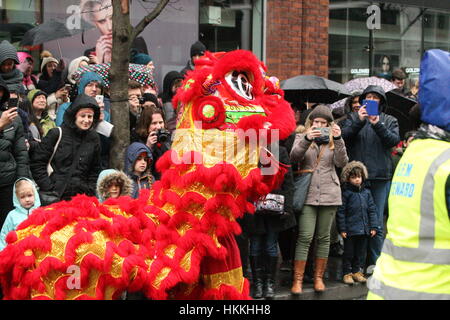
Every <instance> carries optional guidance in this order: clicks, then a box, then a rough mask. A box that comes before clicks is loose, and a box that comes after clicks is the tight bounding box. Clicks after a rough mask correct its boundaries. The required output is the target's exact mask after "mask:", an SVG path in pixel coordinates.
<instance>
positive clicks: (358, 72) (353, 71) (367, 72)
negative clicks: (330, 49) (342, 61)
mask: <svg viewBox="0 0 450 320" xmlns="http://www.w3.org/2000/svg"><path fill="white" fill-rule="evenodd" d="M350 74H369V69H350Z"/></svg>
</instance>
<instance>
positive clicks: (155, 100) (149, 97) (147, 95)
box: [142, 92, 161, 108]
mask: <svg viewBox="0 0 450 320" xmlns="http://www.w3.org/2000/svg"><path fill="white" fill-rule="evenodd" d="M142 98H143V99H144V101H151V102H153V103H154V104H155V106H156V107H157V108H161V107H160V105H159V101H158V97H157V96H155V95H154V94H152V93H149V92H146V93H144V94H143V95H142Z"/></svg>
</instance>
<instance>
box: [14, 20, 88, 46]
mask: <svg viewBox="0 0 450 320" xmlns="http://www.w3.org/2000/svg"><path fill="white" fill-rule="evenodd" d="M89 28H93V26H91V25H88V24H83V25H82V28H80V29H73V30H69V29H67V27H66V24H65V23H64V22H61V21H58V20H55V19H50V20H48V21H46V22H44V23H42V24H40V25H38V26H36V27H34V28H32V29H30V30H28V31H27V32H26V33H25V34H24V36H23V39H22V41H21V42H20V45H22V46H34V45H38V44H42V43H45V42H48V41H52V40H58V39H62V38H67V37H71V36H73V35H75V34H78V33H80V32H82V31H84V30H87V29H89Z"/></svg>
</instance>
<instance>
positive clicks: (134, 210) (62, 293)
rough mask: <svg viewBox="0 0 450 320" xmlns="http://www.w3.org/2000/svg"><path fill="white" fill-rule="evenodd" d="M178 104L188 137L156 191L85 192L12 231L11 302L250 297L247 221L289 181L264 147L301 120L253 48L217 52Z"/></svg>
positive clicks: (7, 277)
mask: <svg viewBox="0 0 450 320" xmlns="http://www.w3.org/2000/svg"><path fill="white" fill-rule="evenodd" d="M173 105H174V106H178V123H177V130H176V132H175V136H174V141H173V144H172V149H171V150H170V151H168V152H167V153H166V154H165V155H164V156H163V157H162V158H161V159H160V160H159V162H158V163H157V168H158V170H160V171H161V172H162V178H161V180H160V181H158V182H156V183H155V184H154V186H153V188H152V190H151V191H148V190H145V191H143V192H141V194H140V197H139V198H138V199H135V200H133V199H131V198H129V197H121V198H119V199H109V200H108V201H106V202H105V203H103V204H100V203H99V202H98V201H97V199H95V198H92V197H87V196H83V195H79V196H76V197H74V198H73V199H72V200H71V201H68V202H67V201H63V202H59V203H56V204H53V205H50V206H47V207H42V208H39V209H37V210H35V211H34V212H33V213H32V214H31V216H30V217H29V218H28V219H27V220H26V221H24V222H23V223H21V224H20V225H19V227H18V229H17V230H16V231H14V232H11V233H9V234H8V236H7V242H8V245H7V247H6V248H5V249H4V250H3V251H2V252H0V281H1V286H2V289H3V294H4V298H5V299H117V298H120V296H121V294H122V293H123V292H124V291H128V292H136V291H141V292H143V293H144V294H145V295H146V296H147V297H148V298H149V299H248V298H249V296H248V295H249V285H248V281H247V280H246V279H245V278H243V276H242V267H241V261H240V256H239V250H238V247H237V245H236V242H235V240H234V235H235V234H239V233H240V232H241V230H240V227H239V225H238V224H237V223H236V218H237V217H241V216H242V215H243V214H244V212H253V211H254V206H253V204H252V203H253V201H255V200H256V199H258V198H259V197H261V196H263V195H265V194H267V193H268V192H270V191H271V190H272V189H273V188H274V187H275V186H276V185H277V184H278V183H279V182H280V181H281V179H282V177H283V175H284V173H285V170H284V169H283V168H282V167H277V166H276V165H277V161H276V160H275V159H273V158H271V157H270V156H269V157H267V153H266V152H264V158H265V159H266V160H267V161H265V162H263V161H262V160H261V159H262V157H261V150H263V149H265V148H263V147H264V144H265V142H264V141H266V140H267V141H268V143H270V142H271V139H278V138H281V139H284V138H286V137H287V136H288V135H289V134H290V133H291V132H292V131H293V130H294V127H295V121H294V114H293V112H292V110H291V108H290V106H289V104H288V103H287V102H286V101H285V100H284V98H283V92H282V90H281V89H279V86H278V83H277V82H276V81H274V79H273V78H268V77H266V76H265V67H264V65H263V64H262V63H261V62H260V61H259V60H258V59H257V58H256V57H255V56H254V55H253V54H252V53H250V52H248V51H244V50H237V51H233V52H229V53H215V54H213V53H209V52H207V53H206V55H205V57H203V58H202V59H200V60H198V61H197V63H196V69H195V70H194V71H192V72H190V73H188V76H187V78H186V79H185V80H184V82H183V85H182V87H181V88H180V89H179V90H178V92H177V95H176V96H175V97H174V100H173ZM274 133H276V134H275V135H274ZM268 154H270V153H268ZM273 166H275V168H276V169H278V170H275V171H273V172H272V173H271V174H270V175H268V174H265V172H264V170H265V169H267V168H268V167H273Z"/></svg>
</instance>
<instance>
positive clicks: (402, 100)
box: [386, 89, 417, 114]
mask: <svg viewBox="0 0 450 320" xmlns="http://www.w3.org/2000/svg"><path fill="white" fill-rule="evenodd" d="M386 98H387V104H388V105H389V106H390V107H392V108H395V109H397V110H399V112H402V113H404V114H408V113H409V110H411V108H412V107H414V106H415V105H416V104H417V101H416V100H413V99H410V98H407V97H405V96H404V95H402V94H401V93H400V92H398V91H397V90H395V89H394V90H391V91H388V92H386Z"/></svg>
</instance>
